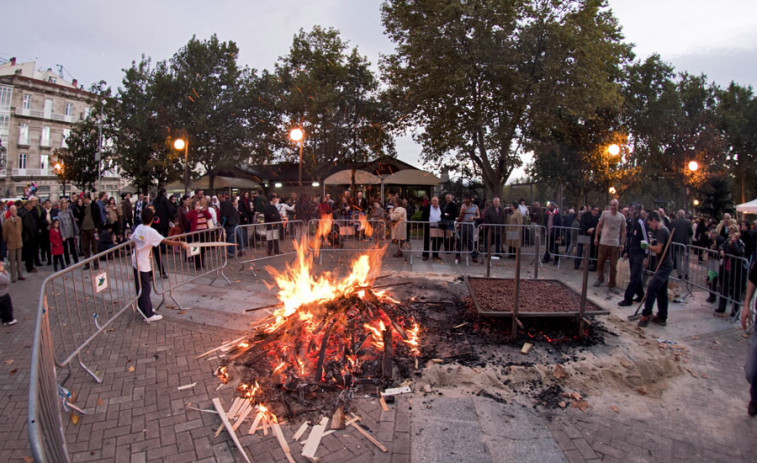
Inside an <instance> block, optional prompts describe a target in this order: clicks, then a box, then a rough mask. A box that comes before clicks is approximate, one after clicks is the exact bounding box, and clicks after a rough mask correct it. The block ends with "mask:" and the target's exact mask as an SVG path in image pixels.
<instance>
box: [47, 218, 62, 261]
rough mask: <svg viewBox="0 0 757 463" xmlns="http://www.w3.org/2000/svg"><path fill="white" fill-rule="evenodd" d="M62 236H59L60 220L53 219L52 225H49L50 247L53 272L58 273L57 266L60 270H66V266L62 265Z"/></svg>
mask: <svg viewBox="0 0 757 463" xmlns="http://www.w3.org/2000/svg"><path fill="white" fill-rule="evenodd" d="M64 239H65V238H63V235H61V234H60V220H58V218H57V217H55V218H53V223H52V224H51V225H50V246H51V247H52V250H53V270H54V271H56V272H57V271H58V264H60V269H61V270H63V269H64V268H66V264H64V263H63V249H64V248H63V240H64Z"/></svg>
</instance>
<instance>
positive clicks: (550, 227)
mask: <svg viewBox="0 0 757 463" xmlns="http://www.w3.org/2000/svg"><path fill="white" fill-rule="evenodd" d="M544 226H545V227H546V228H547V233H548V234H549V243H548V244H547V243H545V246H544V258H543V259H542V262H544V263H545V264H546V263H548V262H549V261H550V254H554V256H555V265H557V264H558V263H559V262H560V256H559V254H560V227H562V216H561V215H560V210H559V209H558V208H557V207H556V206H555V203H553V202H550V203H549V204H548V205H547V212H545V213H544Z"/></svg>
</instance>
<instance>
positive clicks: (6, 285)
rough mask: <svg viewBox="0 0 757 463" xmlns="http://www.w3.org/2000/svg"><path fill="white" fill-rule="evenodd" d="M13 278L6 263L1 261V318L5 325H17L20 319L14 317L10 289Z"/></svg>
mask: <svg viewBox="0 0 757 463" xmlns="http://www.w3.org/2000/svg"><path fill="white" fill-rule="evenodd" d="M10 284H11V279H10V277H9V276H8V272H6V271H5V264H3V263H2V262H0V319H2V322H3V325H5V326H9V325H15V324H16V323H18V321H17V320H16V319H15V318H13V302H12V301H11V295H10V293H9V290H10Z"/></svg>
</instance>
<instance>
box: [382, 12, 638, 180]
mask: <svg viewBox="0 0 757 463" xmlns="http://www.w3.org/2000/svg"><path fill="white" fill-rule="evenodd" d="M382 13H383V22H384V26H385V27H386V31H387V34H388V35H389V37H390V38H391V39H392V40H393V41H394V42H395V43H396V44H397V50H396V53H395V54H393V55H391V56H389V57H387V58H386V59H385V60H384V62H383V63H382V69H383V71H384V76H385V79H386V81H387V82H388V84H389V89H388V91H387V98H388V99H389V100H390V101H391V102H392V103H393V105H394V108H395V111H396V114H397V119H398V121H399V123H398V128H399V129H403V128H409V127H420V128H421V132H420V133H416V139H417V140H418V141H420V143H421V144H422V146H423V152H422V156H423V159H424V160H425V161H426V163H435V164H437V165H438V164H442V163H445V162H446V163H449V162H450V161H452V163H455V162H457V163H458V164H459V162H460V160H461V159H465V160H470V161H471V162H473V163H474V164H475V165H476V167H477V168H478V170H480V172H481V175H482V178H483V182H484V184H485V186H486V189H487V191H488V192H489V193H490V194H492V195H494V194H499V193H500V191H501V189H502V186H503V185H504V183H505V182H506V181H507V179H508V178H509V176H510V174H511V173H512V171H513V169H515V168H516V167H518V166H520V165H521V159H520V155H521V153H522V152H523V149H524V147H525V146H526V145H528V144H529V143H530V142H532V141H533V140H534V139H541V140H543V139H544V138H545V133H546V132H547V131H548V128H549V127H550V126H552V125H553V124H554V123H555V121H556V120H558V119H560V118H561V117H570V118H575V119H576V120H579V119H588V118H591V117H592V115H593V114H596V109H597V108H602V107H610V106H612V105H616V106H617V105H619V104H620V92H619V86H618V80H619V78H620V76H621V73H620V65H621V64H622V63H624V62H625V61H626V60H627V59H628V56H629V53H630V47H629V46H628V45H625V44H623V43H622V42H621V40H622V36H621V34H620V31H619V26H618V24H617V21H616V19H615V18H614V17H613V16H612V13H611V12H610V11H609V10H608V9H607V8H606V2H605V1H603V0H555V1H551V2H544V1H539V0H518V1H505V0H497V1H485V0H471V1H460V0H458V1H448V2H444V3H443V4H441V5H440V4H438V3H437V2H415V1H410V0H392V1H387V2H385V3H384V6H383V12H382Z"/></svg>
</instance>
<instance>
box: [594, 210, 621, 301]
mask: <svg viewBox="0 0 757 463" xmlns="http://www.w3.org/2000/svg"><path fill="white" fill-rule="evenodd" d="M625 243H626V218H625V217H624V216H623V214H621V213H620V212H618V200H617V199H613V200H612V201H610V210H609V211H604V212H603V213H602V217H601V218H600V219H599V224H598V225H597V234H596V236H595V237H594V244H595V245H599V257H598V260H597V281H596V282H594V286H600V285H601V284H602V283H603V282H604V279H605V275H604V269H605V262H607V261H608V260H609V262H610V280H609V281H608V283H607V287H608V289H609V290H610V292H613V293H618V294H619V293H620V290H619V289H618V288H617V282H616V281H615V277H616V276H617V274H618V258H619V257H620V253H621V252H622V250H623V247H624V246H625Z"/></svg>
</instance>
